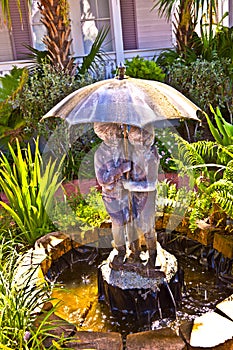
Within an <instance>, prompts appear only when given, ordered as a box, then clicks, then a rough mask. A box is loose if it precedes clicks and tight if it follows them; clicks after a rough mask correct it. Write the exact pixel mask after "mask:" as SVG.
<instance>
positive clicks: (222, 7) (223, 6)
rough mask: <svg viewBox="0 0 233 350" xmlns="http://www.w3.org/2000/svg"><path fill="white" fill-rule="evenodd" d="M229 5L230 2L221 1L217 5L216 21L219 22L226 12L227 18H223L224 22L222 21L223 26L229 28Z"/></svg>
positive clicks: (227, 0)
mask: <svg viewBox="0 0 233 350" xmlns="http://www.w3.org/2000/svg"><path fill="white" fill-rule="evenodd" d="M230 3H231V0H230V1H229V0H221V1H220V3H219V18H218V21H220V20H221V19H222V17H223V15H224V14H225V13H226V12H229V16H227V17H225V18H224V20H223V22H222V23H223V25H224V26H226V27H229V25H230Z"/></svg>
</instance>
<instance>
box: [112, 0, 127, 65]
mask: <svg viewBox="0 0 233 350" xmlns="http://www.w3.org/2000/svg"><path fill="white" fill-rule="evenodd" d="M110 11H111V18H112V25H113V35H114V42H115V50H116V64H117V66H118V65H119V64H120V62H124V59H125V57H124V47H123V37H122V25H121V8H120V0H110Z"/></svg>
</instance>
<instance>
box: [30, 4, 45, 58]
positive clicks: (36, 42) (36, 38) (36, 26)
mask: <svg viewBox="0 0 233 350" xmlns="http://www.w3.org/2000/svg"><path fill="white" fill-rule="evenodd" d="M40 19H41V14H40V11H39V9H38V6H37V0H33V2H32V36H33V47H34V48H36V49H37V50H40V51H43V50H45V49H46V47H45V44H44V43H43V41H42V40H43V37H44V35H46V33H47V31H46V28H45V26H44V25H43V24H42V23H41V22H40Z"/></svg>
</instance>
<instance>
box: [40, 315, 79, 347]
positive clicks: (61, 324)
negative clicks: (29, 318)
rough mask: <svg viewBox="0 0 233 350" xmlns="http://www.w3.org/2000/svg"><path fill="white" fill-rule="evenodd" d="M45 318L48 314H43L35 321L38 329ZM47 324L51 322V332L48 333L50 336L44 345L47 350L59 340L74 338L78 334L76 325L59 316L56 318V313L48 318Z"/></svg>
mask: <svg viewBox="0 0 233 350" xmlns="http://www.w3.org/2000/svg"><path fill="white" fill-rule="evenodd" d="M44 317H46V312H45V313H41V314H40V315H39V316H38V317H37V319H36V321H35V326H36V327H37V328H38V327H39V326H40V324H41V323H42V322H43V319H44ZM47 322H49V330H48V331H47V334H48V335H47V336H46V338H45V339H44V341H43V345H44V346H45V348H49V347H50V346H52V345H53V341H56V340H57V339H61V338H62V337H64V338H68V337H72V336H73V335H74V334H75V332H76V327H75V325H73V324H71V323H69V322H67V321H65V320H63V319H62V318H60V317H59V316H56V315H55V314H54V313H52V314H51V315H49V317H48V318H47ZM47 327H48V326H47Z"/></svg>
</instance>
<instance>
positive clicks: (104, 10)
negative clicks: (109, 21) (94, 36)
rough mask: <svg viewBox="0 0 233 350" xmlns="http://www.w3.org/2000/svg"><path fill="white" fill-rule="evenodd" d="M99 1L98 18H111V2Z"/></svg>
mask: <svg viewBox="0 0 233 350" xmlns="http://www.w3.org/2000/svg"><path fill="white" fill-rule="evenodd" d="M97 1H98V16H99V18H109V17H110V15H109V0H97Z"/></svg>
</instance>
